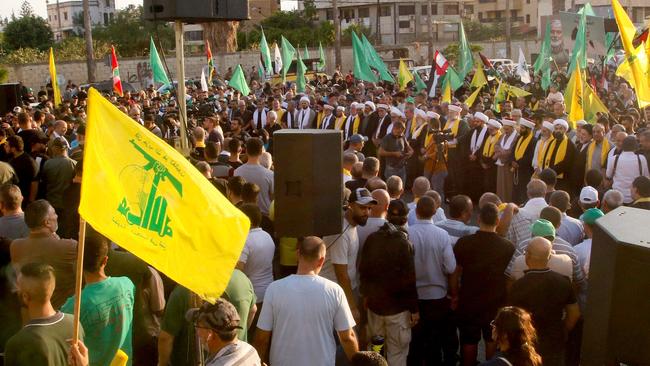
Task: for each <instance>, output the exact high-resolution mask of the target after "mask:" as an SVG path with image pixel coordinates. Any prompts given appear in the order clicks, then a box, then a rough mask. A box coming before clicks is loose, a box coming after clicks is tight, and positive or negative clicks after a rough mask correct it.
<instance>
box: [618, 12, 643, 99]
mask: <svg viewBox="0 0 650 366" xmlns="http://www.w3.org/2000/svg"><path fill="white" fill-rule="evenodd" d="M612 9H613V10H614V17H615V18H616V24H617V25H618V30H619V32H620V33H621V43H622V44H623V48H624V49H625V57H626V59H627V62H628V63H629V65H630V69H631V74H632V79H633V80H634V82H632V83H631V84H632V86H633V87H634V91H635V92H636V96H637V102H638V104H639V107H640V108H644V107H645V106H648V105H650V85H649V84H650V83H649V82H648V75H646V73H647V72H648V70H647V66H646V67H645V68H646V69H645V70H644V69H643V68H642V65H641V64H642V63H641V60H639V57H645V56H647V55H644V54H643V53H644V52H643V51H644V50H643V49H641V50H640V51H637V50H636V49H634V45H633V40H634V35H635V34H636V27H635V26H634V24H633V23H632V21H631V20H630V17H628V15H627V13H626V12H625V9H623V7H622V6H621V4H620V3H619V2H618V0H612ZM646 62H647V60H646Z"/></svg>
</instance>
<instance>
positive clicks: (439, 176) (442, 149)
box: [421, 111, 448, 200]
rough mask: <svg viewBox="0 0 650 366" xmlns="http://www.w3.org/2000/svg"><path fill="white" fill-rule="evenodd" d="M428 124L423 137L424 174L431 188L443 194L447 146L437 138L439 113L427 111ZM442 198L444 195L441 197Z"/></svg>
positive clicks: (442, 140) (439, 133)
mask: <svg viewBox="0 0 650 366" xmlns="http://www.w3.org/2000/svg"><path fill="white" fill-rule="evenodd" d="M427 118H428V124H427V127H426V128H427V132H426V134H423V135H425V137H424V144H423V146H424V147H423V148H422V151H421V152H422V156H423V158H424V176H425V177H427V178H428V179H429V181H430V182H431V189H433V190H435V191H436V192H438V193H440V194H441V195H443V193H444V191H445V190H444V186H445V178H447V153H448V146H447V142H446V141H444V139H441V138H439V137H438V136H440V135H441V132H440V115H439V114H438V113H436V112H433V111H429V112H427ZM442 199H443V200H444V196H443V197H442Z"/></svg>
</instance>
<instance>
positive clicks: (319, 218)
mask: <svg viewBox="0 0 650 366" xmlns="http://www.w3.org/2000/svg"><path fill="white" fill-rule="evenodd" d="M273 139H274V142H273V155H274V157H273V158H274V160H275V161H274V166H275V230H276V232H277V233H278V234H279V235H280V236H286V237H301V236H309V235H319V236H322V235H332V234H338V233H340V232H341V229H342V226H341V225H342V219H341V217H342V216H341V215H342V209H343V208H342V205H343V178H342V161H341V155H342V146H341V144H342V134H341V131H333V130H280V131H277V132H275V133H274V134H273Z"/></svg>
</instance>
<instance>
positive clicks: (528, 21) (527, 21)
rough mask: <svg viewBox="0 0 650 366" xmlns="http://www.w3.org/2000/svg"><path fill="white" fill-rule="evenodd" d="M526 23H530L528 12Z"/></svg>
mask: <svg viewBox="0 0 650 366" xmlns="http://www.w3.org/2000/svg"><path fill="white" fill-rule="evenodd" d="M526 24H530V14H526Z"/></svg>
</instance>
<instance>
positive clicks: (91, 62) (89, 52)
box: [83, 0, 95, 83]
mask: <svg viewBox="0 0 650 366" xmlns="http://www.w3.org/2000/svg"><path fill="white" fill-rule="evenodd" d="M83 10H84V38H85V40H86V69H87V70H88V82H89V83H94V82H95V59H94V57H93V54H94V52H93V34H92V25H91V23H90V22H91V21H90V0H83Z"/></svg>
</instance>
